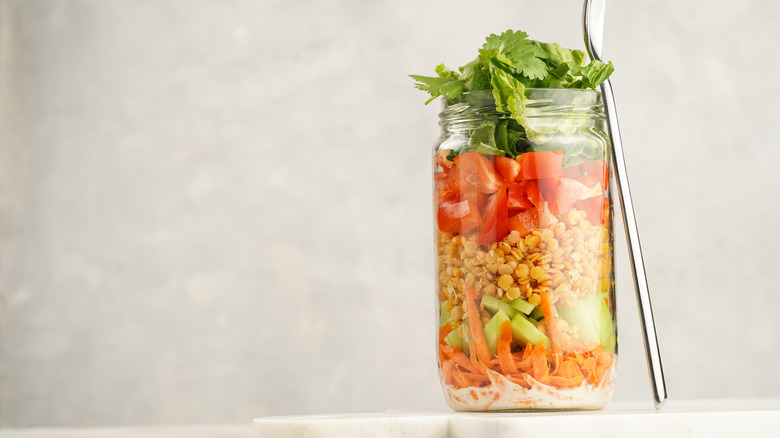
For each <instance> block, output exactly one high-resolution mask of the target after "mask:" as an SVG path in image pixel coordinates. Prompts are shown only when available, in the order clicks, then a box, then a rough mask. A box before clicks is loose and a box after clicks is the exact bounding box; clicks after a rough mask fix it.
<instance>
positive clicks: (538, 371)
mask: <svg viewBox="0 0 780 438" xmlns="http://www.w3.org/2000/svg"><path fill="white" fill-rule="evenodd" d="M531 360H532V362H533V376H534V379H536V380H538V381H539V382H542V383H544V384H547V383H548V382H549V380H550V379H549V378H550V368H549V366H548V365H547V355H546V354H545V348H544V345H537V346H535V347H534V350H533V355H532V356H531Z"/></svg>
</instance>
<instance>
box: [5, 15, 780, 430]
mask: <svg viewBox="0 0 780 438" xmlns="http://www.w3.org/2000/svg"><path fill="white" fill-rule="evenodd" d="M609 3H610V4H609V5H608V6H609V10H608V16H607V25H608V28H607V34H606V44H605V46H606V50H605V53H606V56H607V57H608V58H609V59H611V60H613V61H614V63H615V64H616V66H617V72H616V74H615V76H614V80H613V85H614V88H615V92H616V98H617V102H618V105H619V110H620V111H619V112H620V117H621V128H622V130H623V140H624V143H625V145H626V148H627V160H628V168H629V171H630V175H631V182H632V188H633V191H634V196H635V199H636V204H637V205H636V209H637V213H638V215H639V221H640V227H641V232H642V237H643V244H644V246H643V247H644V250H645V255H646V258H647V264H648V266H647V267H648V271H649V274H650V276H651V281H650V286H651V290H652V293H653V300H654V301H653V303H654V305H655V310H656V317H657V322H658V325H659V338H660V341H661V347H662V352H663V354H664V356H663V358H664V361H665V366H666V372H667V378H668V389H669V393H670V394H671V396H672V397H674V398H718V397H720V398H723V397H777V396H779V395H780V377H778V375H777V363H778V362H780V351H779V350H778V348H777V347H778V341H779V340H780V338H779V335H778V333H780V319H778V318H777V308H778V306H780V295H779V294H778V292H780V290H779V289H778V286H777V273H778V272H780V257H778V250H777V248H778V247H780V233H778V232H777V223H778V222H779V221H780V205H779V204H778V203H777V201H776V199H777V186H778V176H777V172H776V169H777V168H778V167H779V166H780V148H779V147H778V145H779V144H780V129H778V126H777V118H778V116H779V115H780V82H778V81H777V77H778V76H780V56H779V55H780V49H778V48H777V45H776V44H777V41H780V28H779V27H778V26H776V21H777V17H778V16H780V3H778V2H775V1H768V0H765V1H761V0H745V1H741V2H725V1H722V2H712V1H706V0H689V1H686V2H679V1H673V0H659V1H653V2H649V1H611V2H609ZM0 5H1V6H0V17H1V18H0V20H1V21H0V57H1V59H0V81H1V83H0V104H1V105H2V108H1V113H0V116H1V117H0V122H1V123H2V125H0V128H1V129H0V133H1V134H2V142H1V143H0V306H1V309H0V310H1V312H2V313H1V318H2V324H0V342H1V344H0V424H2V425H4V426H45V425H103V424H141V423H179V422H215V421H219V422H223V421H249V419H251V418H252V417H256V416H264V415H279V414H307V413H330V412H360V411H377V410H384V409H390V408H393V409H446V407H445V405H444V402H443V398H442V396H441V394H440V391H439V387H438V381H437V378H436V374H435V362H434V361H435V356H434V347H433V344H434V323H433V279H434V276H433V260H432V253H433V249H432V235H431V229H432V217H431V212H430V210H431V207H430V199H431V189H430V178H431V175H430V166H429V153H430V148H431V146H432V144H433V141H434V139H435V137H436V136H437V131H438V127H437V116H436V113H437V111H438V106H437V105H435V104H433V105H430V106H428V107H425V106H423V102H424V100H425V96H424V95H423V94H422V93H421V92H418V91H416V90H414V89H413V88H412V81H411V80H410V79H409V78H407V77H406V75H407V74H410V73H418V74H429V73H432V71H433V67H434V66H435V65H436V64H438V63H440V62H446V63H447V64H448V65H449V66H450V67H457V66H459V65H462V64H463V63H465V62H467V61H469V60H471V59H472V58H473V57H474V56H475V54H476V48H477V47H478V46H479V45H481V44H482V41H483V39H484V37H485V36H486V35H488V34H489V33H493V32H496V33H498V32H501V31H503V30H505V29H508V28H522V29H524V30H526V31H528V32H529V33H530V35H531V37H532V38H535V39H539V40H542V41H558V42H561V43H563V44H564V45H567V46H570V47H582V43H581V36H580V27H579V26H580V21H579V20H580V18H579V17H580V7H581V2H576V1H573V0H567V1H563V0H547V1H544V2H540V1H531V0H520V1H511V2H510V1H497V0H491V1H485V2H474V1H470V2H467V1H444V0H439V1H424V0H423V1H419V2H418V1H406V0H403V1H395V2H391V1H378V0H377V1H357V0H342V1H314V0H305V1H296V2H289V1H275V0H266V1H261V2H253V1H238V0H235V1H209V0H192V1H186V2H185V1H176V0H161V1H150V0H133V1H131V0H105V1H96V0H2V1H0ZM618 245H619V246H618V248H623V247H622V246H620V245H623V241H622V240H621V241H620V242H619V243H618ZM618 262H619V263H620V271H619V275H620V276H619V300H620V301H619V303H620V304H619V306H620V307H619V311H620V313H619V327H620V334H621V337H620V349H621V356H620V360H619V362H620V365H619V380H618V384H617V388H616V392H615V399H616V400H648V401H649V397H650V392H649V386H648V384H647V375H646V368H645V365H644V358H643V352H642V349H641V338H640V334H639V328H638V322H637V318H636V316H635V313H636V309H635V304H634V298H633V289H632V285H631V281H630V273H629V271H628V269H627V263H626V261H625V255H624V254H623V253H621V256H620V257H619V259H618Z"/></svg>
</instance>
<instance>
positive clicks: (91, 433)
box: [0, 423, 252, 438]
mask: <svg viewBox="0 0 780 438" xmlns="http://www.w3.org/2000/svg"><path fill="white" fill-rule="evenodd" d="M251 435H252V425H250V424H246V423H245V424H224V425H216V424H201V425H178V426H174V425H162V426H143V427H139V426H135V427H128V426H124V427H40V428H20V429H1V428H0V438H249V437H250V436H251Z"/></svg>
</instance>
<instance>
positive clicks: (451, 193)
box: [436, 164, 461, 204]
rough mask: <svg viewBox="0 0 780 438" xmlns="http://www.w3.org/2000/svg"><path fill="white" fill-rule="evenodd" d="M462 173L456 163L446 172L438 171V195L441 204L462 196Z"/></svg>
mask: <svg viewBox="0 0 780 438" xmlns="http://www.w3.org/2000/svg"><path fill="white" fill-rule="evenodd" d="M460 192H461V190H460V174H459V171H458V166H455V165H454V164H453V165H452V166H451V167H450V168H449V169H448V170H447V171H446V172H437V173H436V196H437V200H438V201H439V204H441V202H443V201H447V200H453V199H455V198H457V197H459V196H460Z"/></svg>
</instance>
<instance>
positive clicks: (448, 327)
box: [439, 323, 452, 345]
mask: <svg viewBox="0 0 780 438" xmlns="http://www.w3.org/2000/svg"><path fill="white" fill-rule="evenodd" d="M451 331H452V324H450V323H447V324H444V325H443V326H441V328H440V329H439V345H441V344H444V343H445V341H444V338H446V337H447V335H449V334H450V332H451Z"/></svg>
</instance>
